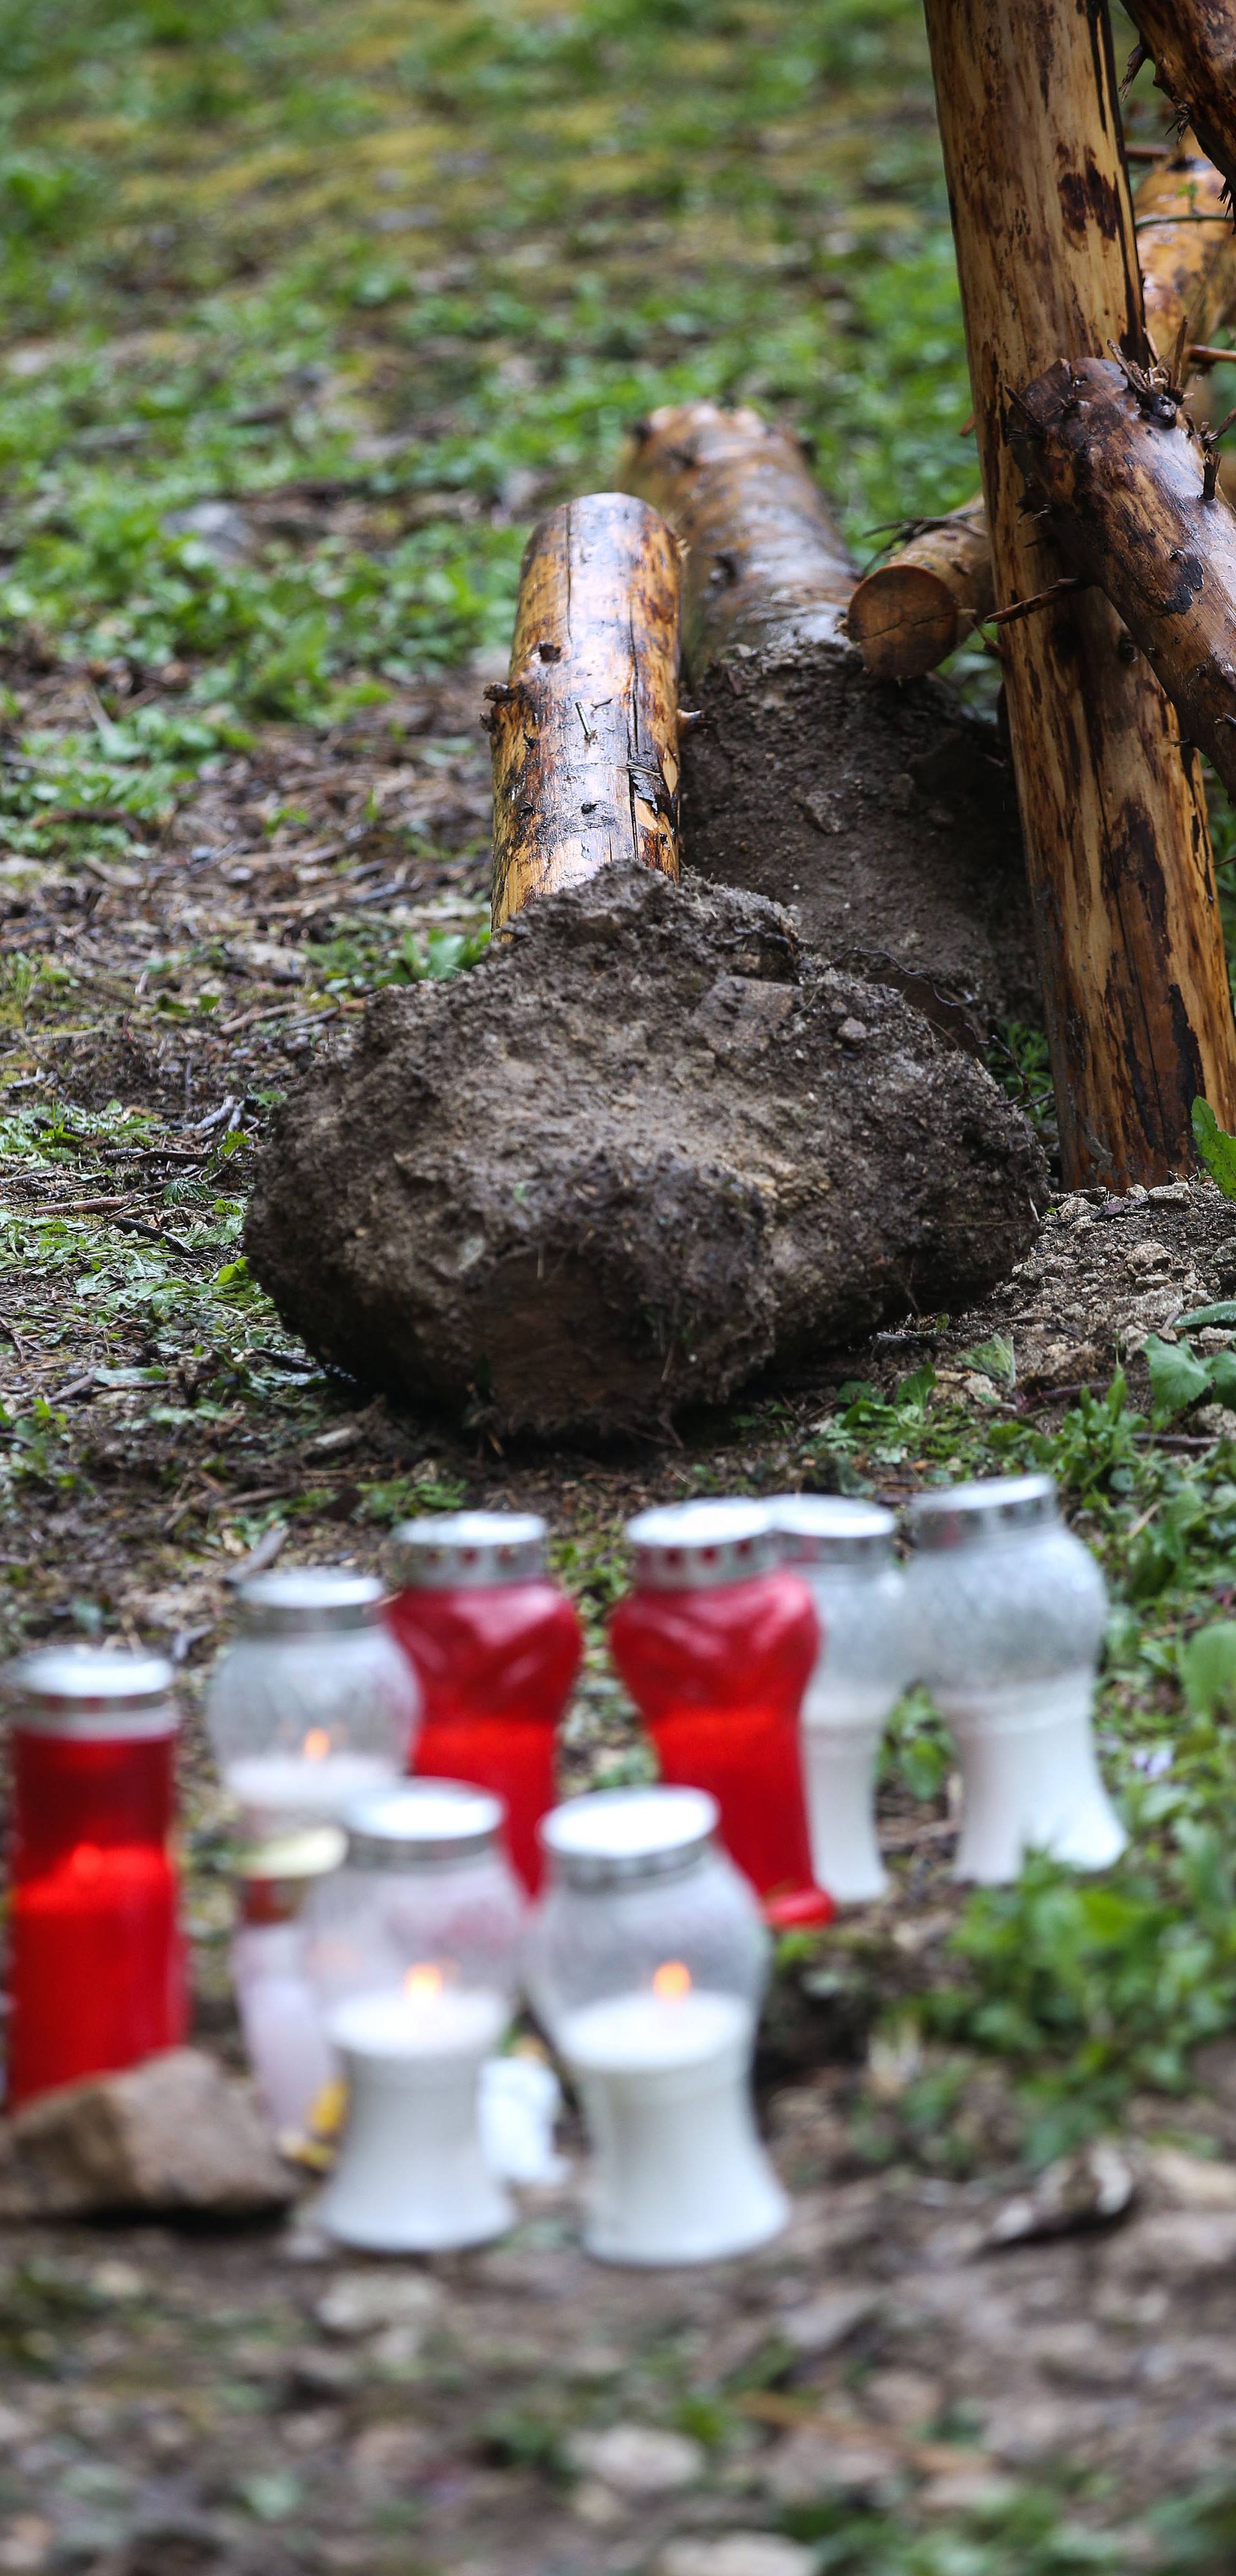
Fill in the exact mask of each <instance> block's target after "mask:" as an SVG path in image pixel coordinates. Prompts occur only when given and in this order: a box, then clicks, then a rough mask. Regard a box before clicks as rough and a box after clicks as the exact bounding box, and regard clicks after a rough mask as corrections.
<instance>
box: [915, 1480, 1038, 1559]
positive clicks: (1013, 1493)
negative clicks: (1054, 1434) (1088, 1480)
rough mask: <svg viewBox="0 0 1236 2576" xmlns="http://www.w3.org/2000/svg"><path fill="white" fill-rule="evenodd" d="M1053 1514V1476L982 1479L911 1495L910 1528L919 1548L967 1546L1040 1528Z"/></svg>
mask: <svg viewBox="0 0 1236 2576" xmlns="http://www.w3.org/2000/svg"><path fill="white" fill-rule="evenodd" d="M1056 1516H1057V1515H1056V1483H1055V1478H1054V1477H1053V1476H986V1477H982V1478H980V1479H979V1480H978V1481H977V1482H976V1483H974V1484H972V1485H942V1486H941V1488H940V1490H939V1492H938V1493H926V1494H916V1495H915V1496H914V1499H913V1501H912V1503H911V1505H910V1529H911V1534H912V1536H913V1537H914V1539H915V1541H916V1542H917V1544H918V1546H919V1547H920V1548H944V1547H972V1546H974V1545H976V1544H979V1545H981V1544H982V1543H984V1542H985V1541H987V1540H990V1539H993V1538H1003V1537H1005V1536H1006V1535H1016V1534H1017V1533H1018V1532H1020V1531H1022V1530H1030V1529H1042V1528H1043V1527H1045V1526H1046V1525H1048V1524H1050V1523H1051V1522H1052V1521H1054V1520H1055V1519H1056Z"/></svg>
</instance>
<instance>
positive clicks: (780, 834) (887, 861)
mask: <svg viewBox="0 0 1236 2576" xmlns="http://www.w3.org/2000/svg"><path fill="white" fill-rule="evenodd" d="M621 479H622V481H623V483H624V485H625V486H626V487H627V488H628V489H630V490H632V491H635V492H638V493H639V494H640V495H641V496H642V498H643V499H644V500H646V501H648V502H651V503H652V504H653V506H654V507H655V508H656V509H658V510H659V511H660V512H661V513H662V515H663V516H664V517H665V518H666V519H668V521H669V523H670V525H671V527H673V529H674V530H675V532H676V534H677V535H678V536H679V537H680V538H681V539H682V541H683V544H684V547H685V550H686V564H685V572H684V591H683V655H684V663H685V667H686V674H687V683H688V687H689V693H690V698H691V702H692V708H693V711H694V713H695V714H696V716H697V719H698V720H697V721H696V722H695V723H693V724H692V725H691V727H690V729H689V730H688V731H687V733H686V734H685V735H684V739H683V799H684V819H685V840H686V853H687V858H688V861H689V864H690V866H691V867H693V868H698V869H699V870H700V871H701V872H702V873H703V874H704V875H705V876H707V877H710V878H712V879H714V880H715V881H717V882H720V883H723V884H729V885H741V886H746V887H749V888H751V889H752V890H754V891H755V892H758V893H763V894H767V895H770V896H773V897H774V898H776V899H778V900H780V901H784V902H786V903H791V904H793V906H794V907H795V909H796V911H797V914H798V917H799V920H800V922H801V924H802V928H803V930H804V932H805V933H806V935H807V937H808V938H809V939H810V940H811V941H812V942H813V944H814V945H815V946H816V947H818V948H820V949H822V950H823V951H824V952H825V953H826V954H827V955H829V956H831V957H832V958H833V959H834V960H835V961H836V962H837V963H838V964H843V965H850V966H854V967H857V968H858V969H859V970H860V971H861V972H863V973H865V974H870V975H872V976H873V977H876V978H878V980H879V981H881V982H883V983H891V984H894V985H896V986H897V987H898V988H899V989H900V990H901V991H903V992H904V993H906V994H907V996H908V997H909V998H910V999H911V1000H912V1001H914V1002H915V1003H916V1004H917V1006H918V1007H919V1008H920V1009H922V1010H924V1011H925V1012H926V1013H927V1015H928V1016H929V1017H930V1018H932V1019H934V1020H935V1021H936V1023H937V1025H939V1026H945V1027H948V1028H950V1029H952V1030H953V1031H954V1033H956V1034H961V1035H963V1036H964V1037H966V1038H967V1040H968V1042H970V1043H972V1044H973V1043H980V1042H981V1040H982V1038H983V1037H984V1036H985V1034H986V1032H987V1031H988V1029H990V1027H991V1026H992V1025H993V1023H994V1022H995V1021H997V1020H998V1019H1000V1018H1001V1017H1005V1016H1012V1017H1018V1018H1025V1017H1036V1016H1037V1014H1038V1009H1039V1003H1038V992H1037V977H1036V974H1035V968H1034V960H1033V941H1032V934H1031V928H1030V920H1029V909H1028V904H1027V899H1026V892H1025V884H1024V875H1023V869H1022V862H1021V852H1020V847H1019V841H1018V833H1017V823H1016V814H1015V809H1014V800H1013V792H1012V782H1011V777H1010V773H1009V770H1008V766H1007V762H1006V760H1005V757H1004V754H1003V751H1002V747H1001V743H1000V738H999V736H998V734H997V732H996V729H995V727H994V726H993V725H991V724H988V723H984V722H982V721H981V720H980V719H978V718H976V717H974V716H972V715H970V714H968V713H967V711H966V710H965V709H964V708H963V707H962V706H961V705H960V703H959V701H958V700H957V699H956V697H955V696H954V695H953V693H952V692H951V691H950V690H949V689H947V688H946V687H945V686H944V685H943V684H942V683H941V682H940V681H936V680H930V681H921V682H917V683H915V684H914V685H913V686H912V687H910V688H905V689H897V690H893V689H888V688H885V687H882V686H880V685H879V684H878V683H877V682H876V681H874V680H872V679H870V678H869V677H868V675H867V673H866V672H865V671H864V670H863V667H862V662H861V659H860V656H859V654H858V653H857V651H856V650H855V649H854V647H853V646H852V645H850V644H849V643H848V642H847V640H846V637H845V635H844V633H843V614H844V608H845V603H846V601H847V599H848V598H849V596H850V594H851V592H852V590H853V584H854V565H853V561H852V558H851V556H850V555H849V552H848V549H847V548H846V546H845V544H844V541H843V539H842V538H841V536H840V535H839V533H838V530H837V528H836V526H835V525H834V523H833V520H832V518H831V516H830V514H829V510H828V505H827V502H826V501H825V499H824V497H823V494H822V493H821V492H820V490H819V488H818V486H817V485H816V483H815V480H814V478H813V476H812V474H811V471H810V468H809V466H808V464H807V461H806V458H805V456H804V454H803V451H802V449H801V447H800V445H799V443H798V441H797V440H796V439H795V438H793V437H792V436H791V435H790V434H789V433H787V432H786V431H784V430H778V429H774V428H771V427H770V426H769V424H768V423H766V422H765V421H762V420H761V419H760V417H759V415H758V414H757V413H755V412H753V411H750V410H746V409H742V410H737V411H730V412H726V411H722V410H720V409H719V408H718V407H717V406H716V405H715V404H713V403H684V404H681V405H674V406H670V407H668V408H666V409H665V410H662V411H659V412H654V413H653V415H652V416H651V418H650V419H648V420H646V421H644V422H642V423H641V424H640V427H639V429H638V430H637V432H636V434H635V437H634V440H633V442H632V446H631V448H630V450H629V452H628V454H627V456H626V457H625V458H624V461H623V466H622V470H621Z"/></svg>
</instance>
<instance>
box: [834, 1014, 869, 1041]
mask: <svg viewBox="0 0 1236 2576" xmlns="http://www.w3.org/2000/svg"><path fill="white" fill-rule="evenodd" d="M837 1035H838V1037H839V1038H840V1040H841V1043H842V1045H843V1046H863V1045H864V1044H865V1043H866V1037H867V1029H866V1024H865V1022H864V1021H862V1020H843V1021H842V1023H841V1026H840V1028H839V1029H838V1031H837Z"/></svg>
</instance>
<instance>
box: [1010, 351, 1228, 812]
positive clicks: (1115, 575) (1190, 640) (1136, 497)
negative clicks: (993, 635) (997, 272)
mask: <svg viewBox="0 0 1236 2576" xmlns="http://www.w3.org/2000/svg"><path fill="white" fill-rule="evenodd" d="M1009 435H1010V439H1011V441H1012V445H1013V448H1014V452H1015V454H1016V456H1017V458H1018V460H1019V462H1020V464H1021V467H1022V470H1023V472H1024V474H1025V476H1026V483H1027V492H1028V497H1029V500H1030V502H1031V504H1032V506H1033V507H1034V508H1035V509H1036V510H1042V509H1044V508H1046V509H1047V510H1048V511H1049V512H1050V516H1051V527H1052V532H1053V535H1054V536H1055V537H1056V539H1057V541H1058V543H1059V546H1060V551H1061V553H1062V555H1063V557H1064V560H1065V562H1066V563H1067V564H1068V565H1069V566H1070V568H1071V569H1072V571H1073V572H1075V573H1078V574H1080V575H1081V576H1082V578H1083V579H1084V580H1086V581H1094V582H1098V583H1099V585H1100V587H1101V588H1102V589H1103V590H1105V591H1106V593H1107V596H1108V598H1109V599H1110V601H1111V603H1112V606H1113V607H1114V608H1117V609H1118V610H1119V612H1120V615H1121V616H1122V617H1123V619H1124V622H1125V625H1126V626H1127V627H1128V630H1129V633H1130V635H1131V636H1132V637H1133V639H1134V641H1135V643H1137V644H1140V646H1141V648H1142V651H1143V652H1144V653H1145V655H1146V658H1147V661H1148V662H1150V663H1151V664H1152V665H1153V668H1154V669H1155V670H1156V671H1157V672H1158V675H1159V678H1160V680H1161V681H1162V683H1163V686H1164V688H1165V689H1166V691H1167V693H1168V696H1169V697H1170V699H1171V700H1172V703H1173V705H1174V707H1175V708H1176V711H1177V714H1178V715H1179V717H1180V720H1181V723H1182V725H1183V726H1184V729H1185V732H1186V734H1187V735H1188V738H1189V740H1190V742H1195V743H1197V744H1198V746H1199V748H1200V749H1201V750H1202V751H1204V752H1205V753H1206V755H1207V758H1208V759H1210V760H1212V761H1213V762H1214V765H1215V768H1216V769H1217V770H1218V773H1219V776H1220V778H1221V779H1222V780H1223V783H1224V786H1225V787H1226V788H1227V789H1228V791H1229V793H1230V794H1232V795H1236V650H1234V645H1236V512H1234V511H1233V510H1232V508H1231V506H1230V504H1229V503H1228V502H1227V501H1225V500H1224V498H1223V495H1222V493H1221V492H1219V491H1217V490H1211V489H1210V488H1209V481H1208V479H1207V478H1206V474H1205V458H1204V455H1203V451H1202V447H1201V444H1200V442H1199V441H1198V439H1197V438H1196V437H1195V436H1194V434H1193V432H1192V431H1191V429H1190V428H1189V426H1188V424H1187V423H1186V422H1185V421H1184V420H1183V419H1181V417H1180V416H1179V414H1178V412H1177V411H1176V406H1175V404H1174V402H1172V401H1171V399H1170V398H1169V397H1168V396H1166V395H1165V394H1163V393H1161V392H1159V391H1157V390H1156V389H1155V388H1154V387H1153V385H1147V387H1146V390H1145V391H1141V390H1140V389H1139V387H1138V386H1137V384H1136V383H1131V382H1130V380H1129V378H1128V377H1126V376H1125V375H1124V374H1123V373H1122V371H1121V369H1120V368H1119V367H1117V366H1114V365H1113V364H1112V361H1111V360H1110V359H1104V358H1079V359H1072V360H1070V359H1068V358H1062V359H1061V360H1059V362H1058V363H1057V365H1056V366H1054V367H1050V368H1049V369H1048V371H1047V373H1046V375H1043V376H1040V377H1039V378H1038V379H1037V381H1036V383H1034V384H1032V385H1027V386H1026V387H1025V388H1024V389H1023V390H1022V391H1021V392H1019V394H1018V397H1017V401H1016V405H1015V407H1014V410H1013V412H1012V414H1011V415H1010V430H1009Z"/></svg>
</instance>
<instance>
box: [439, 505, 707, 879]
mask: <svg viewBox="0 0 1236 2576" xmlns="http://www.w3.org/2000/svg"><path fill="white" fill-rule="evenodd" d="M680 582H681V563H680V556H679V549H678V546H677V544H676V542H675V540H674V538H673V537H672V536H671V534H670V531H669V529H668V528H667V527H666V526H665V524H664V521H663V520H661V519H660V518H658V516H657V514H656V511H655V510H651V509H649V508H648V507H647V506H646V504H644V503H643V502H641V501H636V500H632V498H631V497H630V495H629V494H628V493H625V492H594V493H592V494H590V495H589V497H588V498H587V499H586V500H583V501H567V502H564V503H563V505H562V507H561V508H560V509H557V510H551V512H550V514H549V517H548V518H547V519H542V521H541V524H540V526H539V527H537V528H534V530H533V532H532V535H531V537H530V538H529V540H528V544H527V548H526V550H525V553H524V560H523V566H522V569H521V572H520V578H519V606H518V609H517V611H516V619H515V640H514V643H513V645H512V648H511V670H510V679H509V681H507V682H505V683H504V684H502V685H501V686H500V687H497V688H492V689H489V690H488V691H487V692H486V694H487V696H488V697H489V698H490V699H492V701H493V713H492V715H491V716H490V717H488V718H487V719H486V721H487V724H488V727H489V731H490V736H491V742H492V749H493V769H494V807H495V812H494V877H493V925H494V928H495V930H497V929H499V928H500V927H501V925H502V924H503V922H505V921H508V920H509V919H510V917H511V915H512V913H516V912H519V911H521V910H522V908H523V906H524V905H525V904H526V903H530V902H531V901H532V900H533V898H534V897H535V896H537V895H542V894H559V893H561V891H562V889H563V888H564V887H565V886H572V885H580V884H582V883H583V881H584V879H585V878H586V877H591V876H595V875H596V874H597V873H598V871H599V870H600V869H601V868H603V867H607V866H609V865H610V864H611V863H612V862H613V861H614V860H627V861H630V860H632V859H634V860H637V861H639V862H640V864H641V865H642V866H644V867H648V868H657V869H659V870H660V872H661V874H662V875H663V876H668V877H676V876H677V874H678V686H677V683H678V609H679V590H680Z"/></svg>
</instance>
